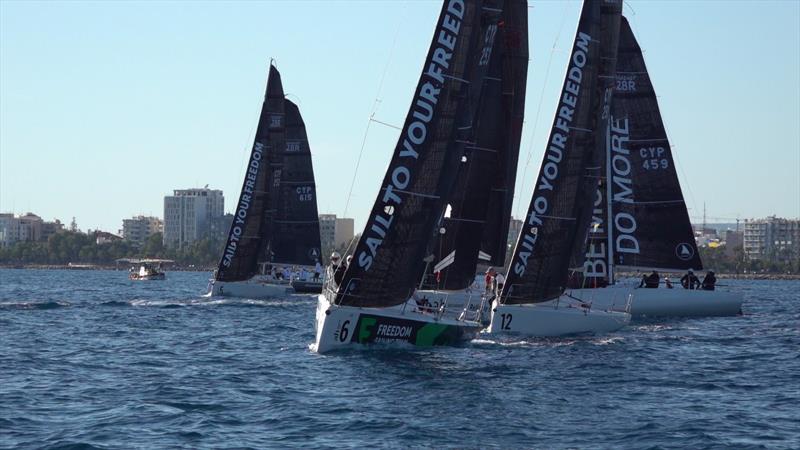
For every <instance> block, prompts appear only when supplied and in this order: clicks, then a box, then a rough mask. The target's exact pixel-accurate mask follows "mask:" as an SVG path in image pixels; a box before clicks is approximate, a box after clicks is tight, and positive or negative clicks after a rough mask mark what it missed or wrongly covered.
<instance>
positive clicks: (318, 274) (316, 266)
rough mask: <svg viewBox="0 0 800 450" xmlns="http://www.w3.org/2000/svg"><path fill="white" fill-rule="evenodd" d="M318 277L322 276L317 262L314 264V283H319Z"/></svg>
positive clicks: (320, 266) (320, 267)
mask: <svg viewBox="0 0 800 450" xmlns="http://www.w3.org/2000/svg"><path fill="white" fill-rule="evenodd" d="M320 275H322V264H320V263H319V260H317V261H316V264H314V281H319V276H320Z"/></svg>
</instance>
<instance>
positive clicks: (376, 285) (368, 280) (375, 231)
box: [336, 0, 503, 307]
mask: <svg viewBox="0 0 800 450" xmlns="http://www.w3.org/2000/svg"><path fill="white" fill-rule="evenodd" d="M502 3H503V2H502V1H488V0H487V1H469V2H465V1H464V0H448V1H446V2H445V3H444V5H443V6H442V10H441V13H440V15H439V20H438V21H437V27H436V30H435V31H434V35H433V40H432V42H431V46H430V49H429V51H428V56H427V58H426V60H425V64H424V66H423V71H422V75H421V76H420V80H419V83H418V85H417V89H416V90H415V95H414V99H413V101H412V105H411V108H410V110H409V112H408V116H407V117H406V121H405V124H404V125H403V127H402V131H401V134H400V138H399V141H398V143H397V145H396V147H395V151H394V154H393V156H392V160H391V162H390V163H389V168H388V169H387V172H386V175H385V177H384V179H383V182H382V184H381V189H380V191H379V192H378V197H377V199H376V201H375V204H374V206H373V208H372V211H371V213H370V215H369V219H368V220H367V224H366V227H365V229H364V232H363V233H362V234H361V239H360V240H359V242H358V244H357V245H356V248H355V252H354V254H353V260H352V263H351V264H350V265H349V266H348V268H347V270H346V272H345V274H344V278H343V280H342V283H341V285H340V286H339V288H338V292H337V300H336V302H337V303H339V304H342V305H349V306H374V307H383V306H392V305H396V304H400V303H402V302H404V301H406V300H407V299H408V296H409V295H410V294H411V291H412V289H413V287H414V286H415V284H416V282H417V281H418V278H419V275H420V266H421V265H422V264H424V263H423V259H424V258H425V257H426V254H427V252H429V248H428V247H429V243H430V242H431V241H432V239H433V237H434V230H436V229H437V224H438V223H439V221H440V220H441V217H442V214H443V213H444V206H445V201H446V199H448V198H449V195H450V192H451V190H452V187H453V183H454V181H455V174H456V172H457V171H458V166H459V165H460V164H461V162H460V161H461V158H462V156H464V152H465V147H466V146H468V145H471V144H470V141H469V138H470V137H471V134H472V133H471V129H472V127H473V125H474V108H475V105H476V104H477V102H478V100H479V98H480V89H481V88H482V86H483V78H484V77H485V76H486V71H487V68H488V64H489V63H490V60H491V52H492V48H493V44H494V38H495V35H496V32H497V26H498V19H499V15H500V13H501V11H502V9H501V8H502Z"/></svg>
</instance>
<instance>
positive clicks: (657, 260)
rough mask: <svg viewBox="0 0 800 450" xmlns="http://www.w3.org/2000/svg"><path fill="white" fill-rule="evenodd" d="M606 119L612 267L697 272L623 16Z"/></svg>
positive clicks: (653, 104)
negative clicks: (608, 124)
mask: <svg viewBox="0 0 800 450" xmlns="http://www.w3.org/2000/svg"><path fill="white" fill-rule="evenodd" d="M612 116H613V121H612V126H611V137H612V140H611V146H610V149H609V155H608V158H607V160H608V161H610V166H609V168H610V170H608V173H609V175H610V177H611V182H610V183H609V186H610V188H611V195H610V197H611V200H612V202H611V210H612V214H613V220H612V221H611V224H612V225H613V227H612V228H611V232H612V245H613V255H614V257H613V262H614V264H615V265H617V266H625V267H635V268H641V269H673V270H675V269H680V270H685V269H690V268H692V269H698V270H699V269H702V263H701V261H700V256H699V253H698V251H697V245H696V243H695V240H694V233H693V231H692V225H691V222H690V221H689V213H688V211H687V209H686V203H685V202H684V199H683V193H682V192H681V187H680V182H679V181H678V174H677V172H676V169H675V161H674V160H673V158H672V150H671V148H670V144H669V141H668V140H667V133H666V130H665V129H664V123H663V121H662V119H661V113H660V111H659V108H658V101H657V100H656V93H655V91H654V90H653V85H652V83H651V82H650V77H649V75H648V73H647V67H646V66H645V63H644V58H643V57H642V50H641V48H639V44H638V43H637V42H636V38H635V37H634V35H633V32H632V31H631V28H630V26H629V25H628V21H627V20H625V19H624V18H623V20H622V23H621V24H620V38H619V56H618V63H617V78H616V85H615V90H614V101H613V108H612Z"/></svg>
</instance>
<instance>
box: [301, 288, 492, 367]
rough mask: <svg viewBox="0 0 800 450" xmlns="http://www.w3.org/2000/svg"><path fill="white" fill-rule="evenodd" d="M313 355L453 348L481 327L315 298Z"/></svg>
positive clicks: (402, 310)
mask: <svg viewBox="0 0 800 450" xmlns="http://www.w3.org/2000/svg"><path fill="white" fill-rule="evenodd" d="M315 325H316V343H315V347H314V350H315V351H316V352H317V353H326V352H330V351H332V350H336V349H341V348H344V347H347V346H351V345H357V344H361V345H364V344H395V343H404V344H411V345H415V346H419V347H432V346H438V345H457V344H459V343H460V342H463V341H467V340H470V339H472V338H474V337H475V336H477V334H478V333H479V332H480V330H481V328H482V327H481V325H480V324H479V323H477V322H467V321H460V320H456V319H451V318H447V317H438V316H437V315H436V314H433V313H431V314H427V313H420V312H417V311H413V307H407V308H403V305H400V306H399V307H391V308H358V307H353V306H339V305H332V304H331V303H330V302H329V301H328V299H327V297H326V296H325V295H322V294H321V295H319V297H318V302H317V314H316V323H315Z"/></svg>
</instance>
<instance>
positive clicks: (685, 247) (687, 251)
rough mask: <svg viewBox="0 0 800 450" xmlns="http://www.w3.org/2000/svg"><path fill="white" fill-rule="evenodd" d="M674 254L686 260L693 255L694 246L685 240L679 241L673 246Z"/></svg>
mask: <svg viewBox="0 0 800 450" xmlns="http://www.w3.org/2000/svg"><path fill="white" fill-rule="evenodd" d="M675 256H677V257H678V258H679V259H681V260H682V261H688V260H690V259H692V257H693V256H694V248H692V246H691V245H689V244H687V243H685V242H681V243H680V244H678V246H677V247H675Z"/></svg>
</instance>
